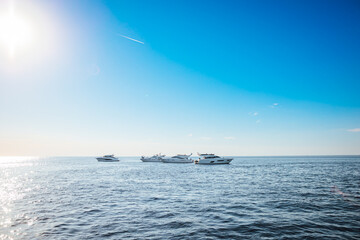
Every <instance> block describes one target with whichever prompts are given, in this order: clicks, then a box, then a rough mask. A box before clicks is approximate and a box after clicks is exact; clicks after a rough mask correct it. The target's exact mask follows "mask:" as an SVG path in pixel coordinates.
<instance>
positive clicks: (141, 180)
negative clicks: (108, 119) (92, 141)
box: [0, 157, 360, 239]
mask: <svg viewBox="0 0 360 240" xmlns="http://www.w3.org/2000/svg"><path fill="white" fill-rule="evenodd" d="M120 159H121V161H120V162H118V163H117V162H115V163H100V162H97V161H96V160H95V159H94V158H92V157H49V158H6V157H2V158H0V239H100V238H102V239H360V157H262V158H260V157H250V158H246V157H241V158H235V159H234V161H233V162H232V163H231V164H230V165H219V166H205V165H194V164H165V163H143V162H141V161H140V160H138V158H134V157H122V158H120Z"/></svg>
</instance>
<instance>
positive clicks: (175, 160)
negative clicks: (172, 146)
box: [162, 158, 194, 163]
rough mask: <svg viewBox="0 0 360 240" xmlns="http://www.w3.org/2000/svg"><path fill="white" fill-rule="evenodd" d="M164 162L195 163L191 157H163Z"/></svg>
mask: <svg viewBox="0 0 360 240" xmlns="http://www.w3.org/2000/svg"><path fill="white" fill-rule="evenodd" d="M162 162H163V163H193V162H194V161H193V160H191V159H172V158H169V159H166V158H165V159H163V160H162Z"/></svg>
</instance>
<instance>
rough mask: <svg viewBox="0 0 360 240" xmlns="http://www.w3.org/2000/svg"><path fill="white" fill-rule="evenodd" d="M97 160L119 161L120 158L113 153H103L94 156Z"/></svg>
mask: <svg viewBox="0 0 360 240" xmlns="http://www.w3.org/2000/svg"><path fill="white" fill-rule="evenodd" d="M96 159H97V160H98V162H119V161H120V160H119V159H118V158H117V157H114V155H105V156H103V157H98V158H96Z"/></svg>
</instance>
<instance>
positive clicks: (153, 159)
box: [140, 153, 165, 162]
mask: <svg viewBox="0 0 360 240" xmlns="http://www.w3.org/2000/svg"><path fill="white" fill-rule="evenodd" d="M164 157H165V155H161V153H160V154H156V155H154V156H152V157H144V156H141V158H140V160H141V161H143V162H161V160H162V159H163V158H164Z"/></svg>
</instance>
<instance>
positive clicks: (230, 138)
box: [224, 137, 235, 140]
mask: <svg viewBox="0 0 360 240" xmlns="http://www.w3.org/2000/svg"><path fill="white" fill-rule="evenodd" d="M224 139H226V140H235V137H224Z"/></svg>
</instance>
